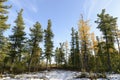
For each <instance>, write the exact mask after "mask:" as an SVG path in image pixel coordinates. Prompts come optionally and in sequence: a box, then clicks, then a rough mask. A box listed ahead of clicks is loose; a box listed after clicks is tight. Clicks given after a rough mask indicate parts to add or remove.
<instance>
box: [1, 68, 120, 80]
mask: <svg viewBox="0 0 120 80" xmlns="http://www.w3.org/2000/svg"><path fill="white" fill-rule="evenodd" d="M86 73H87V72H86ZM80 74H81V72H78V71H66V70H56V69H54V70H50V71H47V70H45V71H40V72H33V73H26V74H25V73H24V74H18V75H12V74H6V75H4V77H3V78H1V79H0V80H91V79H89V78H76V77H77V76H79V75H80ZM88 74H89V73H88ZM93 80H95V79H93ZM97 80H120V74H107V79H103V78H98V79H97Z"/></svg>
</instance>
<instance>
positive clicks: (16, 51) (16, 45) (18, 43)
mask: <svg viewBox="0 0 120 80" xmlns="http://www.w3.org/2000/svg"><path fill="white" fill-rule="evenodd" d="M22 12H23V9H21V10H20V12H19V13H18V16H17V19H16V20H15V24H16V26H14V27H13V28H12V32H13V34H12V35H11V36H10V41H11V45H12V47H11V48H12V49H11V54H10V56H11V59H12V63H14V61H15V58H16V61H18V62H20V61H21V56H22V52H23V50H24V49H23V48H24V41H25V35H26V34H25V32H24V28H25V24H24V21H23V17H22Z"/></svg>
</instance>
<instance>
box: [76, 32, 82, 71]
mask: <svg viewBox="0 0 120 80" xmlns="http://www.w3.org/2000/svg"><path fill="white" fill-rule="evenodd" d="M79 46H80V45H79V37H78V32H77V31H76V32H75V67H76V68H79V69H81V56H80V47H79Z"/></svg>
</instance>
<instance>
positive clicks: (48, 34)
mask: <svg viewBox="0 0 120 80" xmlns="http://www.w3.org/2000/svg"><path fill="white" fill-rule="evenodd" d="M51 26H52V24H51V20H50V19H49V20H48V26H47V29H46V30H44V32H45V36H44V42H45V45H44V46H45V57H46V60H47V61H46V68H47V69H48V62H49V63H50V66H51V57H52V55H53V54H52V53H53V41H52V39H53V37H54V34H53V32H52V30H51Z"/></svg>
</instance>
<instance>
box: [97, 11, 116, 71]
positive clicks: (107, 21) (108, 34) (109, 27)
mask: <svg viewBox="0 0 120 80" xmlns="http://www.w3.org/2000/svg"><path fill="white" fill-rule="evenodd" d="M97 16H98V19H97V20H96V21H95V22H96V23H97V24H98V27H97V28H98V29H100V31H101V32H102V33H103V35H104V38H105V40H106V53H107V57H108V59H107V61H108V71H111V69H112V67H111V60H110V51H109V50H110V49H111V50H114V49H115V48H114V31H115V29H116V22H117V21H116V20H117V18H114V17H113V16H110V15H109V14H105V9H103V10H102V12H101V13H100V14H97Z"/></svg>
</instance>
